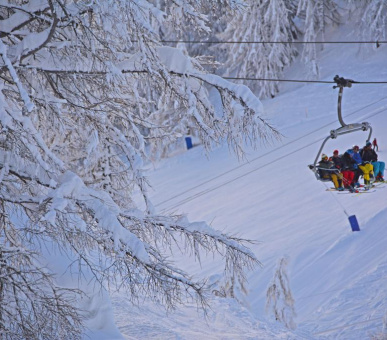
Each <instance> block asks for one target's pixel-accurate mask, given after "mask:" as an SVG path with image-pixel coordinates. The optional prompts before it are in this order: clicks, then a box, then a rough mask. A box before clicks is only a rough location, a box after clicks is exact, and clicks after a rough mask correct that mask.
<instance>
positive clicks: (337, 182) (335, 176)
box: [317, 153, 344, 191]
mask: <svg viewBox="0 0 387 340" xmlns="http://www.w3.org/2000/svg"><path fill="white" fill-rule="evenodd" d="M317 168H318V169H319V170H318V171H319V174H320V177H321V178H323V179H331V180H332V182H333V184H334V186H335V188H336V189H337V190H339V191H343V190H344V188H343V186H342V178H343V175H342V174H341V173H340V170H338V169H337V168H335V164H334V163H333V162H332V161H330V160H329V159H328V156H327V155H326V154H324V153H323V154H322V155H321V161H320V162H319V163H318V164H317Z"/></svg>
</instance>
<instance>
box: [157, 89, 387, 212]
mask: <svg viewBox="0 0 387 340" xmlns="http://www.w3.org/2000/svg"><path fill="white" fill-rule="evenodd" d="M385 99H387V96H386V97H383V98H381V99H379V100H377V101H375V102H372V103H370V104H367V105H366V106H363V107H362V108H359V109H357V110H355V111H353V112H351V113H350V114H348V115H347V117H349V116H352V115H354V114H355V113H357V112H359V111H361V110H364V109H366V108H367V107H369V106H372V105H374V104H377V103H379V102H381V101H383V100H385ZM386 110H387V107H382V108H381V110H378V111H377V112H374V113H372V114H370V115H369V116H368V117H367V118H370V117H373V116H376V115H377V114H379V113H381V112H384V111H386ZM335 122H336V120H335V121H332V122H330V123H328V124H325V125H323V126H322V127H319V128H317V129H315V130H313V131H311V132H309V133H307V134H305V135H303V136H301V137H299V138H296V139H294V140H292V141H290V142H288V143H286V144H283V145H281V146H279V147H277V148H275V149H273V150H270V151H269V152H267V153H265V154H263V155H260V156H258V157H256V158H254V159H252V160H251V161H249V162H247V163H244V164H242V165H239V166H237V167H235V168H232V169H230V170H228V171H226V172H223V173H222V174H220V175H219V176H217V177H213V178H211V179H209V180H207V181H205V182H203V183H200V184H199V185H196V186H194V187H191V188H189V189H187V190H185V191H184V192H182V193H180V194H177V195H175V196H172V197H170V198H168V199H167V200H164V201H162V202H159V203H157V204H155V207H157V206H160V205H162V204H165V203H167V202H169V201H171V200H173V199H175V198H178V197H180V196H183V195H184V194H186V193H187V192H189V191H193V190H194V189H197V188H199V187H201V186H203V185H205V184H208V183H210V182H212V181H214V180H217V179H218V178H220V177H222V176H225V175H226V174H228V173H231V172H233V171H235V170H237V169H240V168H241V167H243V166H245V165H249V164H251V163H252V162H254V161H256V160H258V159H260V158H263V157H265V156H267V155H269V154H271V153H273V152H275V151H278V150H280V149H282V148H284V147H286V146H288V145H290V144H293V143H295V142H297V141H299V140H301V139H303V138H305V137H308V136H310V135H312V134H314V133H315V132H318V131H320V130H322V129H325V128H326V127H328V126H330V125H332V124H334V123H335ZM324 138H325V137H324ZM324 138H319V139H318V140H315V141H313V142H311V143H309V144H307V145H304V146H303V147H301V148H298V149H296V150H294V151H292V152H290V153H288V154H287V155H285V156H280V157H278V158H276V159H274V160H273V161H271V162H270V163H265V164H263V165H261V166H259V167H257V168H254V169H252V170H250V171H248V172H246V173H244V174H242V175H240V176H237V177H234V178H232V179H230V180H228V181H226V182H223V183H221V184H219V185H217V186H215V187H212V188H209V189H206V190H202V191H200V192H198V193H197V194H195V195H191V196H189V197H187V198H185V199H183V200H181V201H179V202H177V203H176V204H174V205H172V206H171V207H169V208H165V209H163V210H164V211H166V210H172V209H175V208H177V207H179V206H181V205H183V204H185V203H188V202H190V201H192V200H194V199H196V198H198V197H200V196H203V195H205V194H207V193H209V192H212V191H214V190H217V189H219V188H221V187H223V186H225V185H228V184H230V183H232V182H234V181H236V180H238V179H240V178H242V177H245V176H247V175H249V174H250V173H252V172H255V171H258V170H260V169H262V168H264V167H266V166H268V165H271V164H273V163H275V162H278V161H279V160H281V159H283V158H285V157H288V156H290V155H293V154H295V153H297V152H298V151H301V150H303V149H305V148H308V147H309V146H311V145H313V144H316V143H318V142H321V140H322V139H324Z"/></svg>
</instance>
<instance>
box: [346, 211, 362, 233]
mask: <svg viewBox="0 0 387 340" xmlns="http://www.w3.org/2000/svg"><path fill="white" fill-rule="evenodd" d="M348 220H349V223H350V224H351V228H352V231H360V227H359V223H357V218H356V216H355V215H352V216H348Z"/></svg>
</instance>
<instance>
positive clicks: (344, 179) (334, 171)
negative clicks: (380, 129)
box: [317, 139, 385, 191]
mask: <svg viewBox="0 0 387 340" xmlns="http://www.w3.org/2000/svg"><path fill="white" fill-rule="evenodd" d="M375 147H377V143H376V139H375V140H374V142H373V143H371V142H367V143H366V145H365V146H364V147H363V148H362V149H359V146H357V145H354V146H353V147H352V149H348V150H347V151H346V152H344V154H342V155H339V151H338V150H334V151H333V155H332V157H328V156H327V155H326V154H322V156H321V160H320V162H319V163H318V164H317V168H318V171H319V174H320V177H321V178H323V179H331V180H332V182H333V184H334V186H335V188H336V189H337V190H339V191H343V190H344V189H348V190H350V191H356V188H358V187H360V186H361V185H360V183H359V178H360V176H363V178H364V187H365V189H366V190H367V189H369V188H370V186H371V183H372V182H374V181H380V182H382V181H384V169H385V163H384V162H381V161H378V155H377V153H376V152H375Z"/></svg>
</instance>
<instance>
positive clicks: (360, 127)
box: [309, 75, 372, 180]
mask: <svg viewBox="0 0 387 340" xmlns="http://www.w3.org/2000/svg"><path fill="white" fill-rule="evenodd" d="M333 80H334V82H335V83H336V84H337V85H335V86H333V88H334V89H336V88H339V97H338V102H337V113H338V119H339V122H340V124H341V127H340V128H338V129H336V130H331V132H330V135H329V136H328V137H326V138H325V139H324V141H323V143H322V145H321V147H320V149H319V151H318V153H317V156H316V159H315V160H314V163H313V166H312V165H310V166H309V167H310V168H311V170H312V171H313V172H314V174H315V176H316V178H317V179H318V180H322V179H321V178H320V176H319V173H318V168H317V163H318V161H319V159H320V155H321V152H322V150H323V148H324V146H325V144H326V142H327V141H328V140H329V139H330V138H332V139H335V138H337V137H338V136H340V135H344V134H347V133H351V132H356V131H367V130H370V133H369V135H368V139H367V140H366V142H369V141H370V140H371V136H372V128H371V125H370V124H369V123H367V122H363V123H354V124H345V123H344V120H343V117H342V114H341V101H342V98H343V91H344V87H352V84H353V83H356V81H354V80H352V79H346V78H343V77H339V76H338V75H336V76H335V77H334V78H333Z"/></svg>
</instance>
